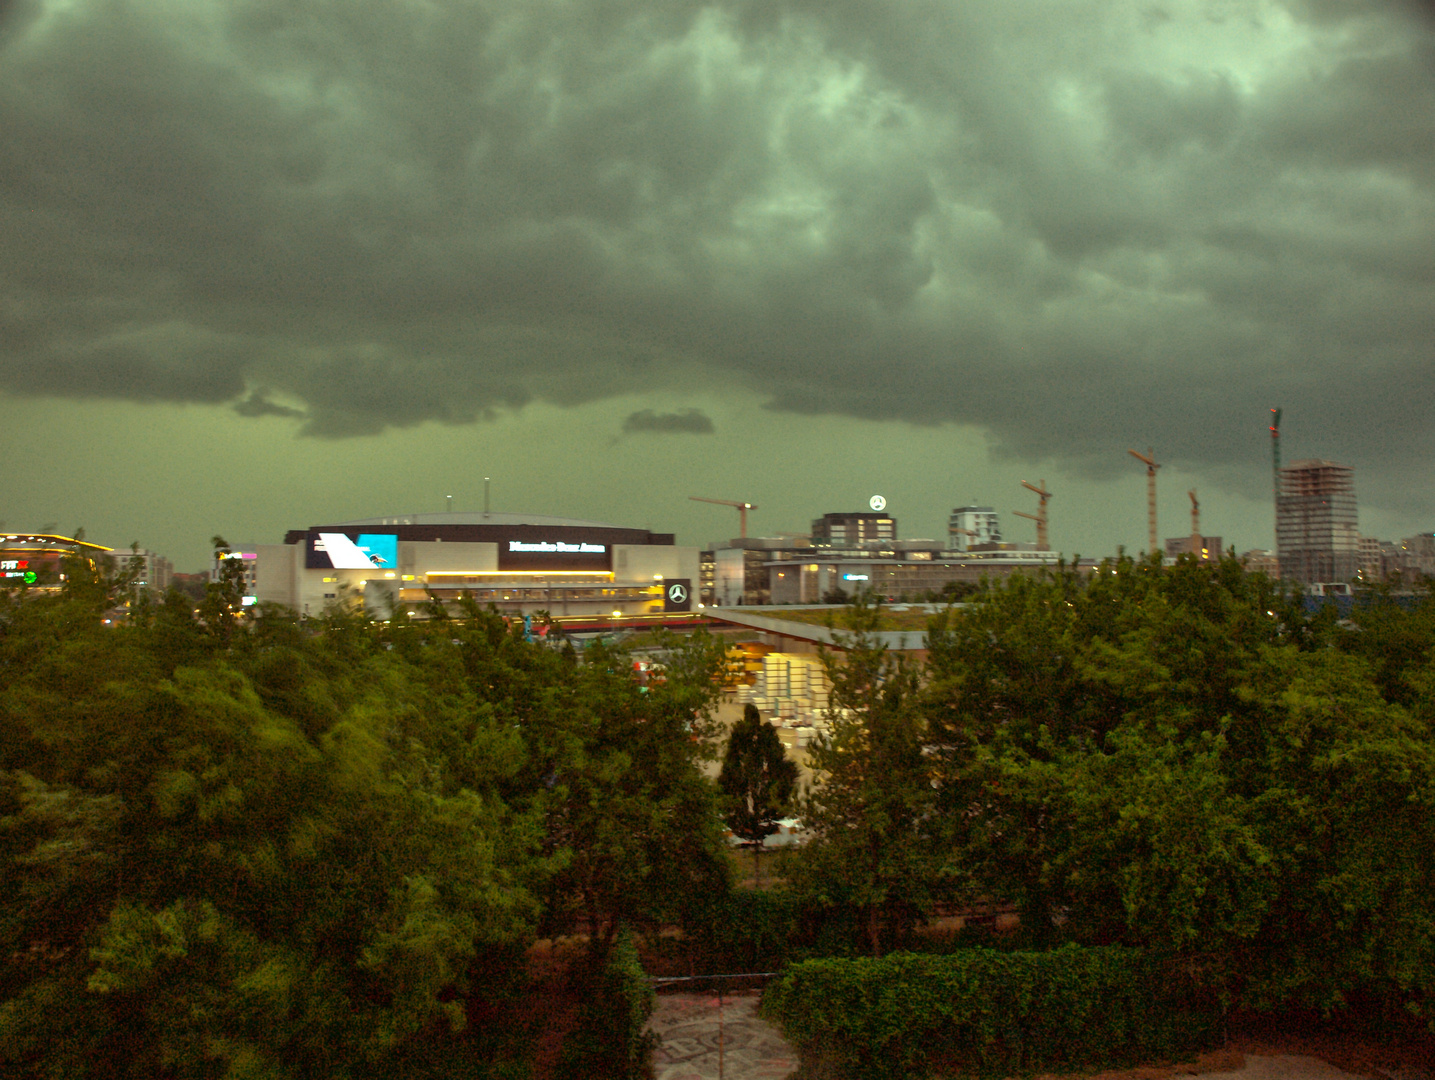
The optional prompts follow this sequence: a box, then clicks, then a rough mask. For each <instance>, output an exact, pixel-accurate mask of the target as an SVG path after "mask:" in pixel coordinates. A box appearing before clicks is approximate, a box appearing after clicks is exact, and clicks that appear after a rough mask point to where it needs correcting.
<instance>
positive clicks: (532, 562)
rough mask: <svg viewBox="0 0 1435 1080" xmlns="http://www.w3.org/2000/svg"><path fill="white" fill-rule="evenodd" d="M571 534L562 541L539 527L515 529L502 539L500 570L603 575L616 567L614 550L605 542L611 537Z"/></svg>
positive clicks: (579, 531)
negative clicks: (614, 564)
mask: <svg viewBox="0 0 1435 1080" xmlns="http://www.w3.org/2000/svg"><path fill="white" fill-rule="evenodd" d="M585 532H587V534H588V535H586V536H585V535H584V533H585ZM567 536H568V537H570V539H563V540H560V539H558V538H557V537H555V536H554V535H553V534H552V533H551V532H550V533H549V534H548V535H547V536H545V535H543V532H539V531H538V530H536V529H535V530H533V531H524V530H520V529H515V530H514V531H513V532H512V533H509V534H508V536H506V537H504V538H503V539H502V540H500V541H499V542H498V569H499V570H509V571H532V572H535V573H542V572H543V571H555V572H556V571H565V572H571V573H580V572H582V571H585V570H586V571H591V572H593V573H600V574H601V573H608V572H610V571H611V570H612V561H611V560H612V557H613V552H612V549H611V548H610V547H609V545H608V544H607V543H605V542H604V541H605V540H607V539H608V538H607V537H605V536H603V535H602V534H601V533H600V534H598V535H596V536H595V535H593V533H592V532H589V531H588V530H578V529H575V530H573V531H572V532H568V533H567Z"/></svg>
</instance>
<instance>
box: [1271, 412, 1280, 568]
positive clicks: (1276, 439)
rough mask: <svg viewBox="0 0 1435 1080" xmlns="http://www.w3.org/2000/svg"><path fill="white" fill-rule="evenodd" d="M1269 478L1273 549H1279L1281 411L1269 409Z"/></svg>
mask: <svg viewBox="0 0 1435 1080" xmlns="http://www.w3.org/2000/svg"><path fill="white" fill-rule="evenodd" d="M1271 478H1272V483H1273V488H1274V494H1275V503H1274V506H1273V509H1274V510H1275V515H1276V546H1275V548H1274V549H1273V550H1275V551H1279V550H1280V546H1281V539H1280V519H1281V411H1280V410H1279V409H1272V410H1271Z"/></svg>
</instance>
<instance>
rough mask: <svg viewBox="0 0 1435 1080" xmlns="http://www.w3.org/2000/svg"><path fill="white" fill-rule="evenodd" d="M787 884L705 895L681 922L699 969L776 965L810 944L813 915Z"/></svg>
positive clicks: (728, 970)
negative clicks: (685, 920) (783, 886)
mask: <svg viewBox="0 0 1435 1080" xmlns="http://www.w3.org/2000/svg"><path fill="white" fill-rule="evenodd" d="M808 914H809V913H808V909H807V906H806V904H805V903H804V902H803V900H802V898H801V897H799V896H798V895H797V894H796V893H794V892H792V891H790V890H788V889H733V890H731V891H729V892H723V893H719V892H714V893H711V894H709V895H708V896H706V897H704V898H702V900H701V902H700V903H699V904H697V905H695V906H694V908H693V909H692V911H691V912H690V914H689V921H688V922H687V924H686V925H685V926H684V928H683V933H684V937H685V938H686V940H687V944H688V948H689V953H688V960H689V962H690V963H691V964H692V966H693V969H694V971H695V973H697V974H706V975H722V974H732V973H736V972H745V971H772V970H774V969H776V968H778V967H781V966H782V965H783V964H785V963H787V962H788V961H789V960H791V959H793V958H794V957H795V956H797V955H799V954H800V952H801V951H802V950H803V949H804V948H805V947H806V946H807V945H808V940H807V939H808V936H809V931H810V930H811V929H813V926H812V923H813V920H812V919H810V918H809V917H808Z"/></svg>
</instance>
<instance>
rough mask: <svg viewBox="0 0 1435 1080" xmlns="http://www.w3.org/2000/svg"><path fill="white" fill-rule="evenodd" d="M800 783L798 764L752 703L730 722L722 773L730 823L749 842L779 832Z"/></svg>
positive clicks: (758, 841) (720, 786)
mask: <svg viewBox="0 0 1435 1080" xmlns="http://www.w3.org/2000/svg"><path fill="white" fill-rule="evenodd" d="M796 787H797V763H796V762H795V761H790V760H789V759H788V757H787V751H786V749H785V748H784V747H783V745H782V740H781V739H779V738H778V736H777V729H776V728H775V727H773V726H772V725H771V724H769V723H767V722H766V721H764V720H763V719H762V716H761V714H760V713H759V712H758V711H757V707H756V706H755V705H751V704H749V705H748V706H747V707H746V708H744V709H743V715H742V719H741V720H739V721H738V722H737V723H735V724H733V726H732V732H731V734H729V735H728V741H727V753H726V755H725V756H724V757H723V763H722V770H721V771H720V772H719V773H718V790H719V791H721V792H722V793H723V801H724V805H725V808H726V810H727V814H726V819H725V820H726V821H727V824H728V828H730V829H731V830H732V831H733V835H735V836H738V837H741V838H742V839H743V840H745V841H747V842H748V843H752V844H761V843H762V841H763V840H764V839H765V838H766V837H768V836H771V835H772V834H773V833H775V832H776V831H777V828H778V826H777V822H778V819H779V818H782V817H783V816H785V815H786V814H787V811H788V809H789V808H790V806H791V804H792V796H793V792H794V790H795V789H796Z"/></svg>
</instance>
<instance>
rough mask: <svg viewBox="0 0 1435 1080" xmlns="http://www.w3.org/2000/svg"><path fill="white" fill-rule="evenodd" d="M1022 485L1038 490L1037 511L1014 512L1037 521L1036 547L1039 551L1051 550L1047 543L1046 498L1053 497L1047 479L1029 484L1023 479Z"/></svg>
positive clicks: (1029, 489) (1028, 489)
mask: <svg viewBox="0 0 1435 1080" xmlns="http://www.w3.org/2000/svg"><path fill="white" fill-rule="evenodd" d="M1021 486H1022V487H1024V488H1026V489H1027V491H1034V492H1036V495H1037V503H1036V513H1034V514H1023V513H1022V512H1021V511H1020V510H1013V511H1012V513H1013V514H1015V515H1016V516H1017V517H1024V518H1026V519H1027V520H1028V521H1034V522H1036V547H1037V550H1038V551H1050V550H1051V548H1050V547H1049V546H1048V545H1047V534H1046V500H1047V499H1049V498H1051V492H1049V491H1047V490H1046V481H1045V480H1043V481H1041V483H1039V484H1036V485H1032V484H1028V483H1027V482H1026V481H1025V480H1023V481H1022V482H1021Z"/></svg>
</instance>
